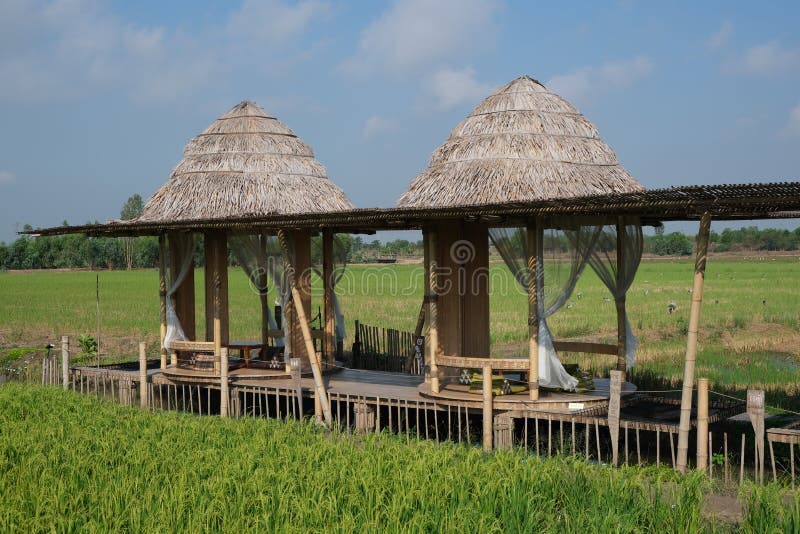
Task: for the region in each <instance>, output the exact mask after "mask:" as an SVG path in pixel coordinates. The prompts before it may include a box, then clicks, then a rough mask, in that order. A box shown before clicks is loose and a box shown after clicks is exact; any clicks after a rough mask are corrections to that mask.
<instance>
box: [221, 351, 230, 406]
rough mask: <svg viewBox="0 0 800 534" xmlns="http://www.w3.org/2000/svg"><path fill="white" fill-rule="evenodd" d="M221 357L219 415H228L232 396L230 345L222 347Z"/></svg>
mask: <svg viewBox="0 0 800 534" xmlns="http://www.w3.org/2000/svg"><path fill="white" fill-rule="evenodd" d="M219 357H220V370H219V416H220V417H228V412H229V410H228V403H229V402H230V398H231V397H230V388H229V384H228V347H222V348H221V349H220V352H219Z"/></svg>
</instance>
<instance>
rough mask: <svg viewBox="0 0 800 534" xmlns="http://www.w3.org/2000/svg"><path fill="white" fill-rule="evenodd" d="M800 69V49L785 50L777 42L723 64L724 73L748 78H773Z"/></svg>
mask: <svg viewBox="0 0 800 534" xmlns="http://www.w3.org/2000/svg"><path fill="white" fill-rule="evenodd" d="M797 68H800V49H797V48H784V47H783V46H781V44H780V43H778V42H777V41H770V42H768V43H764V44H760V45H756V46H753V47H751V48H748V49H747V50H745V51H744V53H743V54H742V55H741V56H739V57H736V58H733V59H730V60H728V61H726V62H725V63H724V64H723V71H725V72H728V73H730V74H742V75H746V76H771V75H775V74H780V73H782V72H786V71H793V70H795V69H797Z"/></svg>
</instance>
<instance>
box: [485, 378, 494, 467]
mask: <svg viewBox="0 0 800 534" xmlns="http://www.w3.org/2000/svg"><path fill="white" fill-rule="evenodd" d="M492 412H493V410H492V366H491V365H484V366H483V450H484V451H486V452H489V451H490V450H492V432H493V429H492V423H493V421H492V419H493V417H494V416H493V415H492Z"/></svg>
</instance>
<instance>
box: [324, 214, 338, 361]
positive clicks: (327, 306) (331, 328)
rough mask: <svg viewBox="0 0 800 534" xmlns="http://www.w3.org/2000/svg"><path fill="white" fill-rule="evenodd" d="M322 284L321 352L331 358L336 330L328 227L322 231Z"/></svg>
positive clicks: (331, 237)
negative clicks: (322, 341)
mask: <svg viewBox="0 0 800 534" xmlns="http://www.w3.org/2000/svg"><path fill="white" fill-rule="evenodd" d="M322 284H323V309H324V313H325V337H324V347H323V354H325V356H326V357H327V358H329V359H331V360H332V359H333V354H334V352H335V351H336V340H335V334H336V332H335V324H334V309H333V231H332V230H331V229H329V228H326V229H325V230H323V231H322Z"/></svg>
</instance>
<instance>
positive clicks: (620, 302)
mask: <svg viewBox="0 0 800 534" xmlns="http://www.w3.org/2000/svg"><path fill="white" fill-rule="evenodd" d="M624 260H625V225H624V224H623V220H622V217H620V218H619V219H618V220H617V280H616V284H617V288H619V287H620V286H621V279H622V263H623V261H624ZM614 303H615V305H616V308H617V371H620V372H622V381H623V382H624V381H625V380H626V375H627V372H628V355H627V346H628V334H627V329H626V328H625V320H626V315H627V312H626V310H625V295H624V294H623V295H622V296H617V297H616V298H615V299H614Z"/></svg>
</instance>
